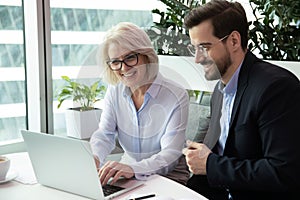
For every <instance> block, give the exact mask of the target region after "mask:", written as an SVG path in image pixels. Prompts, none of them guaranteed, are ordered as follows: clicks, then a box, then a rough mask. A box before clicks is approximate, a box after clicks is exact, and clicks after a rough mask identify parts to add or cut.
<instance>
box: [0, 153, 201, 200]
mask: <svg viewBox="0 0 300 200" xmlns="http://www.w3.org/2000/svg"><path fill="white" fill-rule="evenodd" d="M7 156H8V157H10V158H11V164H12V169H13V170H17V171H18V173H19V174H20V176H22V168H21V169H20V166H16V164H18V161H20V160H22V162H27V163H23V164H25V165H27V166H26V167H25V168H27V169H26V170H27V171H28V166H29V167H30V170H32V167H31V164H30V162H29V158H28V155H27V153H18V154H9V155H7ZM23 164H22V165H23ZM25 165H24V166H25ZM18 167H19V168H18ZM27 173H28V172H27ZM152 193H154V194H156V197H154V198H149V200H155V199H161V200H162V199H165V200H167V198H164V197H170V198H173V199H174V200H202V199H203V200H205V199H206V198H205V197H203V196H201V195H200V194H198V193H196V192H194V191H193V190H190V189H188V188H187V187H185V186H183V185H181V184H179V183H177V182H175V181H172V180H170V179H168V178H165V177H162V176H158V175H155V176H153V177H152V178H151V179H150V180H148V181H146V182H145V184H144V185H143V186H141V187H138V188H136V189H135V190H133V191H130V192H128V193H125V194H123V195H121V196H119V197H117V198H115V200H121V199H123V200H124V199H126V198H128V197H129V196H130V195H132V194H134V195H144V194H152ZM170 198H169V199H170ZM0 199H1V200H23V199H30V200H40V199H43V200H86V199H87V198H85V197H81V196H78V195H74V194H71V193H67V192H63V191H60V190H56V189H53V188H49V187H45V186H43V185H40V184H38V183H37V184H22V183H20V182H18V181H16V180H14V181H10V182H7V183H3V184H0ZM169 199H168V200H169ZM147 200H148V199H147Z"/></svg>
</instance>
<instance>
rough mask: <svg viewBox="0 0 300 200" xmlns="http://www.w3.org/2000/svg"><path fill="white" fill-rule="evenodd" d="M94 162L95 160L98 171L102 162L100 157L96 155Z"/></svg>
mask: <svg viewBox="0 0 300 200" xmlns="http://www.w3.org/2000/svg"><path fill="white" fill-rule="evenodd" d="M94 160H95V164H96V167H97V169H98V168H99V166H100V160H99V158H98V156H96V155H94Z"/></svg>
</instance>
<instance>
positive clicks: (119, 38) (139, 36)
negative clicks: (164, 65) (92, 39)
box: [100, 22, 158, 85]
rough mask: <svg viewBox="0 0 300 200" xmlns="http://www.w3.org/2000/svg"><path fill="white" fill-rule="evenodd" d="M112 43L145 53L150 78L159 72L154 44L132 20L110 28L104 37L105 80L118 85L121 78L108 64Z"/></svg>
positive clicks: (102, 56)
mask: <svg viewBox="0 0 300 200" xmlns="http://www.w3.org/2000/svg"><path fill="white" fill-rule="evenodd" d="M110 45H116V46H118V47H120V48H123V49H128V50H129V51H132V52H135V53H139V54H141V55H144V56H146V57H147V59H148V63H147V75H148V77H147V78H148V80H151V79H153V78H154V77H155V76H156V75H157V73H158V56H157V54H156V52H155V50H154V48H153V46H152V43H151V40H150V38H149V36H148V35H147V33H146V32H145V31H144V30H143V29H141V28H140V27H138V26H137V25H135V24H133V23H130V22H121V23H119V24H117V25H116V26H114V27H112V28H111V29H109V30H108V31H107V33H106V36H105V38H104V43H103V46H102V53H101V55H100V56H101V58H102V59H101V60H102V65H103V66H104V77H103V78H104V80H105V81H106V82H108V83H110V84H113V85H116V84H117V83H118V82H119V79H118V78H117V76H116V75H115V74H114V72H113V71H112V70H111V69H110V68H109V66H108V65H107V63H106V62H107V60H109V56H108V49H109V47H110Z"/></svg>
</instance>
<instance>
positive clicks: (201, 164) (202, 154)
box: [182, 141, 212, 175]
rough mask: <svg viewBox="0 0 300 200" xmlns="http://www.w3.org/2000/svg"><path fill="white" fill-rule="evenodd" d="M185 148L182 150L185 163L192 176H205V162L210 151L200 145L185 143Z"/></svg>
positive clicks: (203, 145)
mask: <svg viewBox="0 0 300 200" xmlns="http://www.w3.org/2000/svg"><path fill="white" fill-rule="evenodd" d="M186 144H187V147H186V148H184V149H183V150H182V153H183V154H184V155H185V157H186V163H187V165H188V166H189V170H190V171H191V172H192V173H193V174H201V175H206V161H207V158H208V155H209V154H210V153H212V151H211V150H210V149H209V148H208V147H207V146H206V145H205V144H202V143H196V142H192V141H187V143H186Z"/></svg>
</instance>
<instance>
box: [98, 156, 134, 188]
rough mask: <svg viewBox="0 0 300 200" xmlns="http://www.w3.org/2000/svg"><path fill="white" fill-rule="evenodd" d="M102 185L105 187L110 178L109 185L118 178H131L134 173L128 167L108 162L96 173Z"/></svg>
mask: <svg viewBox="0 0 300 200" xmlns="http://www.w3.org/2000/svg"><path fill="white" fill-rule="evenodd" d="M98 174H99V177H100V181H101V184H102V185H106V184H107V183H108V181H109V179H110V178H113V179H112V181H111V183H110V184H114V183H115V182H116V181H117V180H118V179H119V178H120V177H125V178H131V177H133V176H134V171H133V169H132V168H131V167H130V166H129V165H125V164H122V163H119V162H116V161H108V162H106V163H105V165H104V166H103V167H101V169H100V170H99V172H98Z"/></svg>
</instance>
